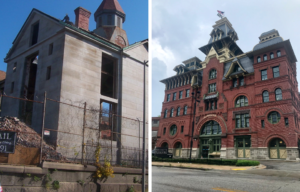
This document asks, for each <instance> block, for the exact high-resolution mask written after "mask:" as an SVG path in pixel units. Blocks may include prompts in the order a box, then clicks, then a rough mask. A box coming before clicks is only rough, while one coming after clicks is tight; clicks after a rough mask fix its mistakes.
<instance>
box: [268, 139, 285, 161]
mask: <svg viewBox="0 0 300 192" xmlns="http://www.w3.org/2000/svg"><path fill="white" fill-rule="evenodd" d="M286 157H287V154H286V144H285V142H284V141H283V140H282V139H279V138H276V139H273V140H271V142H270V158H271V159H286Z"/></svg>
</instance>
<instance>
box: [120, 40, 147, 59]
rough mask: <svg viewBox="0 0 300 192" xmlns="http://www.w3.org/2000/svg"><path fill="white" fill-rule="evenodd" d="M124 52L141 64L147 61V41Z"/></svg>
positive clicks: (129, 47)
mask: <svg viewBox="0 0 300 192" xmlns="http://www.w3.org/2000/svg"><path fill="white" fill-rule="evenodd" d="M124 52H125V53H127V54H128V55H130V56H131V57H133V58H135V59H137V60H139V61H141V62H144V61H148V40H147V41H144V42H143V41H142V42H139V44H137V45H134V44H133V45H131V46H128V47H127V48H124Z"/></svg>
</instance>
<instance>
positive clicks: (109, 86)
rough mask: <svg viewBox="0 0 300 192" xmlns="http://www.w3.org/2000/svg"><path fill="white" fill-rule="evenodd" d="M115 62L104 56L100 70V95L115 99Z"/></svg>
mask: <svg viewBox="0 0 300 192" xmlns="http://www.w3.org/2000/svg"><path fill="white" fill-rule="evenodd" d="M115 63H116V62H115V61H114V60H113V59H111V58H109V57H106V56H102V68H101V95H104V96H107V97H112V98H115V97H116V93H115V92H116V91H115V90H116V77H115V76H116V75H115V74H116V64H115Z"/></svg>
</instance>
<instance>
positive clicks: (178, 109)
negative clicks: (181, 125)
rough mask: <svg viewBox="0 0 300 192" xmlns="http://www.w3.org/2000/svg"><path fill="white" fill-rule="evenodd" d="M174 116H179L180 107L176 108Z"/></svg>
mask: <svg viewBox="0 0 300 192" xmlns="http://www.w3.org/2000/svg"><path fill="white" fill-rule="evenodd" d="M176 115H177V116H179V115H180V107H178V108H177V114H176Z"/></svg>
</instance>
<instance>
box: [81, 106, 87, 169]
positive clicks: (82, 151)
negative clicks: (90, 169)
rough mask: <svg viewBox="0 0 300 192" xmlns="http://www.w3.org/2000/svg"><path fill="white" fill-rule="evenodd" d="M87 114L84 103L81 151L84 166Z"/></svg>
mask: <svg viewBox="0 0 300 192" xmlns="http://www.w3.org/2000/svg"><path fill="white" fill-rule="evenodd" d="M85 114H86V102H84V112H83V126H82V150H81V164H83V163H84V162H83V158H84V157H83V153H84V145H85V144H84V129H85Z"/></svg>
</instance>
